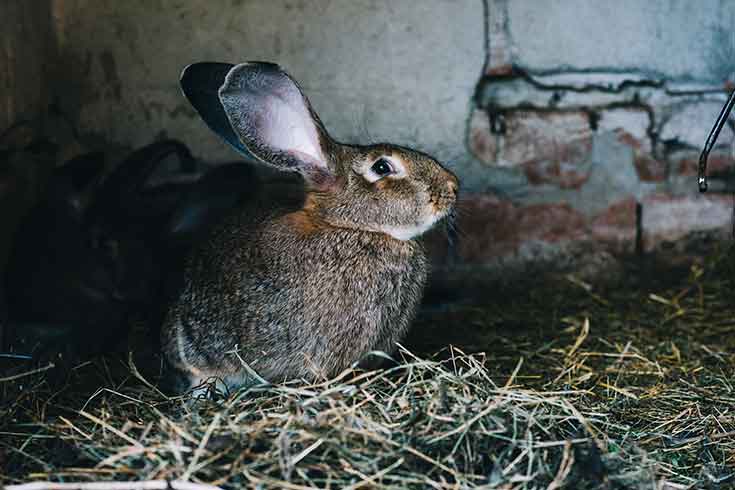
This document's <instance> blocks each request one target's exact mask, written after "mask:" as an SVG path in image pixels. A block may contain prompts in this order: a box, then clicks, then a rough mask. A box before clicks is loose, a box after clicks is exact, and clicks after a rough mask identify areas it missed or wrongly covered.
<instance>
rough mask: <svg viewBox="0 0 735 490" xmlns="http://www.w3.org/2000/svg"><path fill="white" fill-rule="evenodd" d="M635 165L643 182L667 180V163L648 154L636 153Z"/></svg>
mask: <svg viewBox="0 0 735 490" xmlns="http://www.w3.org/2000/svg"><path fill="white" fill-rule="evenodd" d="M633 165H635V170H636V172H637V173H638V178H639V179H641V180H642V181H643V182H663V181H664V180H666V163H665V162H662V161H661V160H658V159H656V158H653V157H652V156H650V155H646V154H636V155H635V156H634V157H633Z"/></svg>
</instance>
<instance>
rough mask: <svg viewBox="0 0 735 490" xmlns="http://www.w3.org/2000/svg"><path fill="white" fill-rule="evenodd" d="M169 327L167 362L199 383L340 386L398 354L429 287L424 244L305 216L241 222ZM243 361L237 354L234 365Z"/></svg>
mask: <svg viewBox="0 0 735 490" xmlns="http://www.w3.org/2000/svg"><path fill="white" fill-rule="evenodd" d="M186 275H187V277H186V281H185V284H186V286H185V288H184V289H183V291H182V292H181V294H180V295H179V297H178V298H177V300H176V302H175V304H174V305H173V307H172V308H171V310H170V311H169V316H168V318H167V320H166V323H165V325H164V331H163V336H164V339H163V340H164V346H165V349H166V351H167V357H168V358H169V360H170V361H171V362H173V363H174V364H175V365H177V366H178V367H179V368H183V370H184V371H185V372H188V373H190V375H189V378H190V380H191V382H193V383H196V382H197V381H201V380H203V379H204V378H207V377H210V376H217V377H220V378H224V379H225V380H229V381H230V384H241V383H242V382H244V381H245V378H246V377H245V376H244V372H245V371H244V367H243V361H244V362H245V363H247V364H248V365H249V366H250V367H252V368H253V369H255V370H256V371H257V372H258V373H259V374H260V375H261V376H263V377H264V378H266V379H268V380H270V381H281V380H283V379H290V378H297V377H305V378H314V377H318V376H333V375H335V374H337V373H339V372H340V371H341V370H343V369H345V368H346V367H348V366H349V365H350V364H351V363H352V362H354V361H355V360H357V359H360V358H361V357H362V356H363V355H364V354H365V353H367V352H369V351H371V350H385V351H392V350H393V349H394V348H395V341H397V340H398V339H399V338H401V337H402V335H403V334H404V333H405V331H406V330H407V328H408V325H409V323H410V321H411V319H412V316H413V314H414V312H415V310H416V306H417V304H418V302H419V300H420V297H421V293H422V287H423V284H424V281H425V278H426V260H425V256H424V253H423V250H422V248H421V246H420V245H419V244H418V243H417V242H414V241H399V240H396V239H394V238H391V237H389V236H388V235H385V234H382V233H374V232H369V231H363V230H355V229H343V228H335V227H332V226H327V225H324V224H322V223H319V222H318V220H314V219H313V218H311V217H310V216H309V214H308V213H307V212H306V211H303V210H301V211H296V212H291V213H287V214H283V215H281V216H273V215H271V214H267V213H264V214H261V215H260V216H259V215H257V214H255V215H254V214H253V213H252V212H251V211H243V212H240V213H238V214H235V215H233V216H231V217H229V218H228V219H227V220H225V221H224V222H223V223H222V225H221V226H219V227H218V228H217V229H216V230H214V232H213V233H212V235H211V237H210V239H209V240H208V241H207V242H206V243H205V244H204V245H203V246H202V248H201V249H199V250H198V251H196V252H195V253H194V254H193V255H192V257H191V260H190V261H189V264H188V267H187V271H186ZM235 351H237V354H236V353H235Z"/></svg>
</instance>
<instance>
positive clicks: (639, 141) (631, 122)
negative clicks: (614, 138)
mask: <svg viewBox="0 0 735 490" xmlns="http://www.w3.org/2000/svg"><path fill="white" fill-rule="evenodd" d="M599 116H600V119H599V121H598V122H597V130H598V131H612V132H614V133H615V134H617V135H618V138H619V139H620V141H621V142H622V143H625V144H627V145H629V146H631V147H632V148H633V149H634V150H639V151H641V152H644V153H651V139H650V137H649V136H648V128H649V126H650V125H651V117H650V115H649V114H648V112H647V111H646V110H644V109H643V108H640V107H634V106H631V107H615V108H612V109H605V110H603V111H600V113H599Z"/></svg>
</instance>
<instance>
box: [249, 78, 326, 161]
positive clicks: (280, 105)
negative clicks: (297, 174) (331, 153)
mask: <svg viewBox="0 0 735 490" xmlns="http://www.w3.org/2000/svg"><path fill="white" fill-rule="evenodd" d="M279 88H282V87H279ZM294 92H296V93H294ZM263 98H264V100H263V106H262V107H263V112H262V113H261V114H260V116H261V117H260V118H258V119H259V120H258V123H259V124H258V126H259V127H258V130H259V131H260V132H261V133H260V135H259V136H260V139H261V141H262V142H263V143H264V144H265V145H267V146H269V147H271V148H273V149H275V150H280V151H285V152H288V153H291V154H293V155H296V156H298V157H299V158H303V159H304V160H305V161H307V162H308V163H309V164H311V165H316V166H322V167H326V159H325V158H324V154H323V153H322V150H321V146H320V142H319V133H318V132H317V129H316V126H315V125H314V122H313V121H312V118H311V114H310V113H309V110H308V109H307V107H306V105H305V104H304V101H303V97H302V96H301V94H300V93H299V92H298V90H297V89H296V88H295V87H294V88H293V89H288V88H285V90H283V89H282V90H277V91H274V93H273V94H272V95H265V96H264V97H263ZM304 157H306V158H304Z"/></svg>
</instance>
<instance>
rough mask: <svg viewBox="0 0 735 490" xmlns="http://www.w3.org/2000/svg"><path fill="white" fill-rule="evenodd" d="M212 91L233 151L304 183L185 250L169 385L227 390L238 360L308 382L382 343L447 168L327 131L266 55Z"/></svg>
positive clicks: (404, 309) (414, 272)
mask: <svg viewBox="0 0 735 490" xmlns="http://www.w3.org/2000/svg"><path fill="white" fill-rule="evenodd" d="M219 100H220V102H221V104H222V106H223V108H224V111H225V113H226V114H227V116H228V118H229V121H230V123H231V125H232V128H233V129H234V131H235V133H236V134H237V135H238V137H239V138H240V139H241V140H242V142H243V143H244V145H245V146H246V148H247V149H248V150H249V151H250V152H252V153H253V155H255V156H256V157H257V158H259V159H260V160H262V161H263V162H265V163H268V164H271V165H274V166H276V167H279V168H281V169H286V170H294V171H297V172H299V173H300V174H301V175H302V176H303V179H304V182H305V192H304V197H303V199H302V200H301V201H302V202H301V203H300V204H299V205H297V206H295V207H293V208H292V209H273V208H264V207H260V208H258V207H257V206H255V207H253V206H250V207H248V208H242V209H240V210H238V211H236V212H234V213H233V214H231V215H230V216H228V217H227V218H225V219H224V220H223V221H222V222H221V223H219V224H218V225H217V226H215V228H214V229H213V230H212V231H211V233H210V234H209V236H208V238H207V239H206V240H205V241H204V242H203V243H202V245H201V246H200V247H198V248H197V249H196V250H194V251H193V253H192V254H191V256H190V257H189V260H188V264H187V267H186V271H185V281H184V285H183V288H182V290H181V292H180V294H179V295H178V296H177V298H176V299H175V300H174V302H173V304H172V306H171V308H170V310H169V311H168V315H167V318H166V320H165V322H164V326H163V330H162V342H163V348H164V354H165V356H166V358H167V360H168V362H169V363H170V364H172V365H173V366H174V367H175V368H176V369H177V371H179V372H180V373H181V374H183V378H184V383H183V385H181V384H180V385H179V389H188V388H191V387H193V386H196V385H198V384H200V383H202V382H204V381H206V380H207V379H209V378H218V379H220V380H222V381H223V382H224V383H225V385H227V387H229V388H233V387H236V386H240V385H243V384H247V383H249V382H250V381H251V380H252V378H251V370H254V371H255V372H257V373H258V375H259V376H261V377H263V378H265V379H266V380H268V381H271V382H279V381H283V380H287V379H294V378H304V379H308V380H314V379H318V378H321V377H330V376H334V375H336V374H338V373H339V372H340V371H342V370H343V369H345V368H347V367H349V366H350V365H351V364H353V363H354V362H356V361H359V360H361V358H363V356H364V355H365V354H366V353H368V352H370V351H373V350H382V351H386V352H391V351H393V350H394V349H395V342H396V341H398V340H400V339H401V337H402V336H403V335H404V334H405V333H406V331H407V329H408V326H409V324H410V322H411V320H412V318H413V316H414V314H415V311H416V309H417V307H418V304H419V301H420V298H421V295H422V290H423V286H424V283H425V280H426V276H427V261H426V257H425V255H424V251H423V248H422V246H421V245H420V243H419V242H417V241H416V240H415V238H417V237H418V236H419V235H421V234H422V233H423V232H424V231H426V230H428V229H429V228H430V227H431V226H432V225H433V224H434V223H436V222H437V221H438V220H440V219H441V218H443V217H445V216H446V215H448V214H449V213H450V212H451V210H452V208H453V206H454V202H455V200H456V192H457V187H458V182H457V179H456V177H455V176H454V175H453V174H451V173H450V172H449V171H447V170H445V169H444V168H442V167H441V166H440V165H439V164H438V163H437V162H436V161H435V160H434V159H432V158H431V157H429V156H427V155H424V154H422V153H419V152H417V151H414V150H411V149H408V148H403V147H398V146H394V145H388V144H380V145H371V146H353V145H343V144H340V143H337V142H335V141H333V140H332V139H331V138H330V137H329V136H328V134H327V133H326V131H325V130H324V128H323V126H322V124H321V122H320V121H319V118H318V117H317V116H316V114H315V113H314V112H313V110H312V109H311V107H310V105H309V103H308V101H307V99H306V97H304V96H303V94H302V93H301V91H300V89H299V88H298V86H297V85H296V83H295V82H294V81H293V80H292V79H290V78H289V77H288V75H286V74H285V73H284V72H283V71H282V70H281V69H280V68H279V67H278V66H276V65H272V64H267V63H245V64H242V65H238V66H235V67H234V68H232V70H231V71H230V72H229V73H228V74H227V77H226V79H225V81H224V84H222V87H221V88H220V90H219ZM380 159H384V163H388V164H389V168H390V173H389V174H388V175H385V176H381V175H378V173H377V172H376V171H375V169H376V168H378V170H384V168H382V167H375V165H376V162H377V161H379V160H380ZM246 364H247V366H246Z"/></svg>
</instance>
